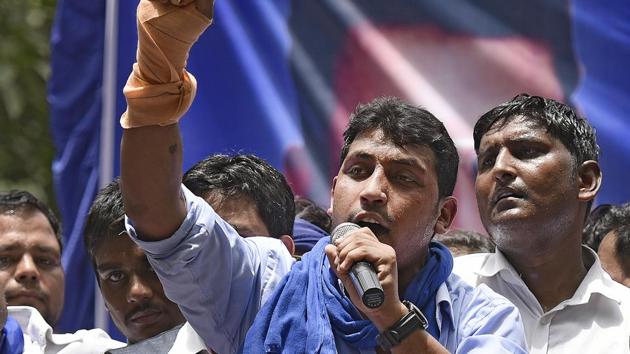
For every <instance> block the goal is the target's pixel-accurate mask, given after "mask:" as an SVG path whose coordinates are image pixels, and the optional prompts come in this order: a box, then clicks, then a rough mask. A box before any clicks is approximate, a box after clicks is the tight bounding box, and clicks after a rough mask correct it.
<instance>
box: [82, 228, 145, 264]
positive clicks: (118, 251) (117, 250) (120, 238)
mask: <svg viewBox="0 0 630 354" xmlns="http://www.w3.org/2000/svg"><path fill="white" fill-rule="evenodd" d="M132 257H145V255H144V252H143V251H142V249H141V248H140V247H138V245H136V243H135V242H133V241H132V240H131V238H129V235H127V233H126V232H122V233H120V234H117V235H109V236H107V237H105V238H103V239H101V240H100V241H99V242H98V243H97V244H96V245H95V247H94V259H95V260H96V262H97V263H101V262H103V261H106V260H108V259H120V260H122V261H125V260H128V261H129V262H131V261H133V259H132Z"/></svg>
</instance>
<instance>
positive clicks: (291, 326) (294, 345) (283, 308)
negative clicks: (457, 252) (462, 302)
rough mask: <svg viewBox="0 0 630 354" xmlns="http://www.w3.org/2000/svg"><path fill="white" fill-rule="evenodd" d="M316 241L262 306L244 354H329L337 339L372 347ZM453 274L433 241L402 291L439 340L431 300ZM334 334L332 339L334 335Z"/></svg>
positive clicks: (372, 331)
mask: <svg viewBox="0 0 630 354" xmlns="http://www.w3.org/2000/svg"><path fill="white" fill-rule="evenodd" d="M328 243H329V240H328V239H322V240H320V241H319V242H318V243H317V244H316V245H315V247H314V248H313V250H312V251H311V252H309V253H307V254H305V255H304V256H303V257H302V261H301V262H297V263H296V264H295V265H294V266H293V268H292V269H291V272H290V273H289V274H288V275H287V276H285V277H284V278H283V280H282V282H281V283H280V284H278V287H277V288H276V290H275V291H274V293H273V295H272V296H271V298H270V299H269V300H268V301H267V303H265V305H264V306H263V307H262V309H261V310H260V312H259V313H258V316H256V320H255V321H254V323H253V325H252V327H251V328H250V330H249V332H248V333H247V337H246V339H245V344H244V348H243V352H244V353H281V352H284V353H306V352H308V353H332V352H336V347H335V335H336V336H338V337H340V338H341V339H343V341H345V342H346V343H348V344H349V345H350V346H352V347H355V348H363V349H368V348H374V347H376V335H377V334H378V329H376V327H375V326H374V325H373V324H372V323H371V322H370V321H369V320H366V319H363V318H362V317H361V314H360V313H359V312H358V311H357V310H356V308H355V307H354V305H353V304H352V302H350V299H349V298H348V297H346V296H345V295H344V294H342V292H341V291H340V289H339V287H338V281H337V277H336V275H335V274H334V273H333V271H332V270H331V269H330V268H329V266H328V259H327V258H326V255H325V253H324V247H325V246H326V245H327V244H328ZM452 269H453V257H452V256H451V254H450V252H449V251H448V249H447V248H446V247H445V246H443V245H441V244H439V243H436V242H432V243H431V245H430V247H429V256H428V257H427V260H426V264H425V265H424V267H423V268H422V270H421V271H420V273H418V275H417V276H416V278H414V280H413V281H412V282H411V284H409V286H408V287H407V289H406V290H405V294H404V296H403V299H405V300H409V301H411V302H413V303H414V304H415V305H416V306H418V308H419V309H420V310H422V312H423V313H424V314H425V316H426V317H427V319H428V321H429V328H428V329H427V331H428V332H429V333H430V334H431V335H432V336H433V337H435V338H439V330H438V324H437V320H436V314H435V311H436V300H435V295H436V293H437V290H438V288H439V287H440V286H441V285H442V283H444V281H446V279H447V278H448V276H449V275H450V274H451V270H452ZM333 333H334V334H333Z"/></svg>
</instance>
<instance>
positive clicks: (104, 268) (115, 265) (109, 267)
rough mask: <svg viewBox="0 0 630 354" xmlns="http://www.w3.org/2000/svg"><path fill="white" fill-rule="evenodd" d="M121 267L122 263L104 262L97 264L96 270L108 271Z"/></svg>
mask: <svg viewBox="0 0 630 354" xmlns="http://www.w3.org/2000/svg"><path fill="white" fill-rule="evenodd" d="M118 268H120V263H116V262H105V263H103V264H99V265H97V266H96V271H97V272H106V271H108V270H112V269H118Z"/></svg>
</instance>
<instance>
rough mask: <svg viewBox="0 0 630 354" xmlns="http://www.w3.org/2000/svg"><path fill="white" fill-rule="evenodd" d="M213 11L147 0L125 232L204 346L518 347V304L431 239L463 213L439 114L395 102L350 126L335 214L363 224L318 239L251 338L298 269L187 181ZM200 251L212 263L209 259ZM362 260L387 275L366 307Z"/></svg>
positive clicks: (132, 90) (126, 119) (125, 154)
mask: <svg viewBox="0 0 630 354" xmlns="http://www.w3.org/2000/svg"><path fill="white" fill-rule="evenodd" d="M211 9H212V3H211V2H210V1H196V2H188V1H186V2H184V3H183V4H179V6H174V5H171V4H167V3H166V2H160V3H159V4H158V3H156V2H148V1H142V2H141V3H140V5H139V12H138V18H139V38H140V41H139V50H138V63H137V64H136V65H134V72H133V73H132V75H131V77H130V79H129V81H128V84H127V86H126V88H125V94H126V97H127V100H128V110H127V112H126V113H125V114H124V115H123V117H122V119H121V123H122V125H123V127H124V128H125V130H124V133H123V142H122V150H121V151H122V152H121V153H122V159H121V162H122V169H121V170H122V191H123V200H124V203H125V210H126V212H127V216H128V222H127V229H128V232H129V234H130V236H131V237H132V238H133V239H134V241H136V243H138V245H139V246H140V247H141V248H143V249H144V250H145V253H146V254H147V257H148V258H149V261H150V262H151V264H152V265H153V267H154V269H155V270H156V272H157V274H158V276H159V277H160V280H161V281H162V283H163V285H164V288H165V291H166V293H167V294H168V296H169V298H171V299H173V300H174V301H176V302H177V303H178V304H179V305H180V307H181V309H182V312H183V313H184V315H185V316H186V318H187V319H188V320H189V321H190V322H191V324H192V325H193V327H194V328H195V329H196V330H197V332H198V333H199V334H200V335H201V336H202V337H203V338H204V340H205V342H206V343H207V344H208V345H210V346H211V347H212V348H213V349H215V350H216V351H217V352H219V353H232V352H236V351H238V350H240V349H243V350H244V351H245V352H252V353H253V352H256V353H260V352H300V351H306V352H332V351H339V352H342V353H355V352H356V353H358V352H360V351H364V352H365V351H367V352H373V351H381V350H391V351H392V352H399V353H402V352H418V351H421V352H430V353H445V352H447V351H449V350H450V351H452V352H455V351H458V352H460V353H465V352H475V351H479V352H493V353H501V352H509V353H512V352H523V349H522V346H523V345H524V341H523V333H522V327H521V323H520V319H519V315H518V311H517V310H516V309H515V308H514V306H513V305H512V304H510V303H509V302H507V301H506V300H505V299H504V298H502V297H499V296H497V295H496V294H494V293H492V292H490V291H489V290H488V289H485V288H483V287H482V288H480V289H473V288H472V287H470V286H468V285H467V284H464V283H463V282H461V281H459V279H458V278H457V277H452V276H450V273H451V267H452V258H451V256H450V253H449V252H448V251H447V250H446V248H445V247H443V246H441V245H439V244H437V243H435V244H431V245H430V240H431V238H432V237H433V235H434V234H435V233H436V232H445V231H446V229H447V228H448V226H449V225H450V223H451V221H452V219H453V217H454V215H455V213H456V208H457V207H456V205H457V203H456V200H455V199H454V198H453V197H452V196H451V193H452V191H453V188H454V184H455V180H456V175H457V164H458V157H457V152H456V149H455V146H454V144H453V142H452V140H451V139H450V137H449V136H448V133H447V132H446V130H445V129H444V126H443V125H442V124H441V123H440V122H439V121H438V120H437V119H436V118H435V117H433V116H432V115H431V114H430V113H428V112H427V111H425V110H422V109H419V108H417V107H414V106H411V105H408V104H405V103H403V102H401V101H399V100H396V99H380V100H376V101H374V102H372V103H371V104H368V105H365V106H362V107H360V108H359V109H358V110H357V111H356V112H355V114H354V115H353V118H352V120H351V124H350V127H349V129H348V130H347V131H346V133H345V135H344V137H345V144H344V149H343V152H342V161H343V162H342V167H341V169H340V172H339V174H338V176H337V177H336V178H335V180H334V182H333V187H332V206H331V213H332V217H333V223H334V224H339V223H341V222H343V221H352V222H355V223H358V224H359V225H360V226H363V227H362V228H360V229H359V230H355V231H353V232H350V233H349V234H347V235H346V237H345V238H344V239H343V240H342V241H337V242H336V243H335V245H327V244H328V240H323V241H322V242H320V243H318V245H317V246H316V247H315V248H314V249H313V250H312V251H311V252H309V253H308V254H307V255H306V256H305V257H304V258H303V260H302V261H301V262H299V263H298V264H297V265H296V267H298V266H299V267H298V268H295V267H294V269H293V270H292V271H291V273H290V274H289V276H288V277H287V278H285V279H286V280H285V281H284V282H283V283H281V287H282V291H277V292H275V293H274V295H273V297H272V298H271V299H269V301H268V302H267V303H266V304H265V307H264V309H263V311H262V312H261V314H260V316H259V317H258V319H257V320H256V323H255V324H254V327H253V329H252V332H250V334H249V335H248V337H247V343H245V346H244V348H243V342H244V340H245V334H246V333H247V331H248V329H249V327H250V324H252V322H253V321H254V317H255V316H256V315H257V314H258V312H259V310H260V307H261V304H262V302H263V301H261V298H262V296H261V293H264V291H265V288H266V287H267V286H266V285H265V283H264V279H266V278H268V277H269V275H270V272H272V274H283V272H286V271H287V270H288V268H287V267H279V266H278V265H279V264H280V265H281V264H283V263H284V262H285V259H286V255H287V254H288V252H286V249H285V247H284V245H282V244H281V243H280V242H278V241H276V240H273V239H271V238H257V237H249V238H245V239H243V238H241V237H239V236H238V234H237V233H236V232H235V231H234V229H233V228H231V227H229V225H227V224H226V222H225V221H224V220H223V219H221V218H220V217H219V216H218V215H217V214H216V212H215V211H214V210H213V209H212V208H211V207H210V206H209V205H208V204H207V203H205V201H204V200H203V199H201V198H198V197H196V196H194V195H193V194H192V193H191V192H190V191H189V190H188V189H187V188H184V187H182V186H181V185H180V183H181V172H180V171H181V163H182V162H181V161H182V160H181V151H182V144H181V138H180V134H179V127H178V124H177V120H178V119H179V118H180V117H181V115H183V113H184V112H185V111H186V109H187V108H188V106H189V105H190V103H191V102H192V98H193V96H194V92H195V81H194V79H193V78H192V77H191V75H190V74H188V73H187V72H186V71H185V69H184V66H185V61H186V58H187V55H188V50H189V49H190V47H191V46H192V44H193V43H194V41H195V40H196V39H197V37H198V36H199V35H200V34H201V33H202V32H203V31H204V30H205V28H206V27H207V25H208V24H209V20H210V18H211V15H212V11H211ZM204 17H205V18H204ZM184 25H185V27H183V26H184ZM157 29H159V30H157ZM171 88H179V89H177V90H171ZM147 176H151V177H150V178H147ZM325 246H326V247H325ZM324 248H326V251H325V252H324ZM327 257H328V258H327ZM204 259H212V267H210V268H208V267H201V266H200V265H199V264H205V263H204V261H203V260H204ZM360 260H364V261H369V262H372V263H373V264H374V267H375V269H376V272H377V273H378V276H379V280H380V282H381V284H382V287H383V290H384V294H385V297H384V299H385V300H384V303H383V304H382V305H381V306H380V307H378V308H373V309H369V308H367V307H366V306H365V305H363V303H362V302H361V301H360V300H358V297H357V293H356V291H355V290H354V288H353V286H352V282H351V280H350V276H349V271H350V265H351V264H352V263H354V262H356V261H360ZM285 264H286V263H285ZM329 267H330V268H329ZM329 269H332V270H333V271H334V273H335V274H331V272H330V271H329ZM311 276H312V278H311ZM337 279H340V280H341V281H342V283H343V287H344V288H345V289H346V291H347V293H348V295H349V297H347V296H346V295H345V292H344V291H343V290H341V288H340V284H339V283H338V282H337ZM187 284H193V285H194V286H190V285H187ZM399 294H400V296H399ZM293 295H295V296H293ZM313 296H314V297H313ZM325 298H328V300H325ZM314 299H316V300H317V301H313V300H314ZM309 300H310V301H309ZM402 300H405V301H404V302H403V301H402ZM329 306H332V307H329ZM418 307H419V308H421V309H422V310H420V309H418ZM359 311H360V312H361V313H362V314H363V315H361V314H360V313H359ZM422 312H424V313H426V317H427V319H426V321H425V320H424V317H425V316H424V315H423V314H422ZM329 316H331V317H332V318H329ZM343 323H346V324H347V326H344V325H343ZM339 326H341V327H339ZM333 327H334V328H333ZM403 329H404V330H403ZM379 332H380V333H381V335H380V336H379V338H380V340H379V341H378V344H377V335H378V334H379ZM395 333H399V334H400V333H405V334H404V335H396V334H395ZM381 348H384V349H381Z"/></svg>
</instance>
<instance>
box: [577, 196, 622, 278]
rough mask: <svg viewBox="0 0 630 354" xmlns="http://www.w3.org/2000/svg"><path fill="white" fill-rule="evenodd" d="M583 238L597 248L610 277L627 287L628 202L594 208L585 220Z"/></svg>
mask: <svg viewBox="0 0 630 354" xmlns="http://www.w3.org/2000/svg"><path fill="white" fill-rule="evenodd" d="M583 241H584V243H585V244H586V245H587V246H589V247H590V248H592V249H593V250H594V251H595V252H597V255H598V256H599V259H600V261H601V262H602V267H603V268H604V270H605V271H606V272H607V273H608V274H610V276H611V277H612V279H613V280H614V281H616V282H618V283H620V284H623V285H625V286H626V287H629V288H630V203H626V204H622V205H611V204H603V205H600V206H598V207H597V208H595V209H594V210H593V211H592V212H591V214H590V215H589V217H588V219H587V220H586V226H584V231H583Z"/></svg>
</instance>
